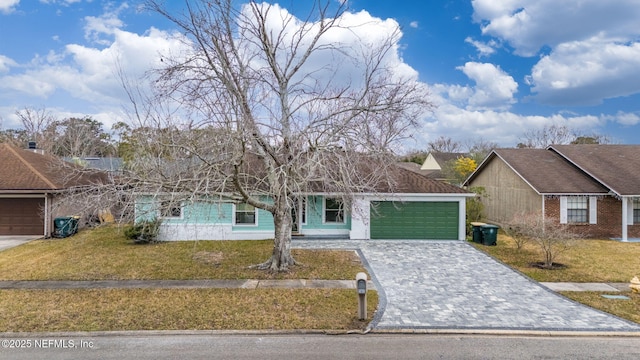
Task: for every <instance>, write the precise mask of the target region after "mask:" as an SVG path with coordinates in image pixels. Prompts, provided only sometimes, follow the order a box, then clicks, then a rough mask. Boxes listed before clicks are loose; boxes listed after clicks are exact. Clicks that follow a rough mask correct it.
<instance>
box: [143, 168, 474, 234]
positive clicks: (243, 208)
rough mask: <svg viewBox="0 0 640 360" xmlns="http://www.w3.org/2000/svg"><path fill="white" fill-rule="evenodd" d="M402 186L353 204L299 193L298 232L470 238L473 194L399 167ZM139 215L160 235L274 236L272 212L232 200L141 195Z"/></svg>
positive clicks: (326, 195) (359, 198) (294, 229)
mask: <svg viewBox="0 0 640 360" xmlns="http://www.w3.org/2000/svg"><path fill="white" fill-rule="evenodd" d="M394 176H395V177H396V179H395V180H396V183H397V184H398V190H396V191H395V192H394V193H388V192H385V191H384V189H381V190H382V191H379V192H376V193H370V194H366V193H361V194H356V195H354V196H353V200H352V202H351V206H349V208H347V206H345V205H344V204H343V203H342V200H341V198H340V197H338V196H336V194H329V193H322V192H317V193H305V194H299V197H298V201H297V206H296V207H295V209H294V211H293V213H292V215H293V218H294V224H293V226H292V234H293V235H294V236H307V237H309V238H312V237H316V238H317V237H339V238H344V239H434V240H464V239H465V235H466V234H465V200H466V199H467V198H468V197H471V196H473V194H471V193H468V192H467V191H465V190H463V189H461V188H459V187H457V186H453V185H450V184H446V183H443V182H440V181H436V180H433V179H429V178H427V177H425V176H422V175H420V174H417V173H415V172H412V171H410V170H407V169H404V168H401V167H398V168H397V171H396V172H395V175H394ZM136 218H137V219H138V220H140V219H150V218H159V219H161V220H162V221H161V225H160V234H159V239H160V240H163V241H167V240H170V241H171V240H246V239H270V238H273V236H274V224H273V217H272V215H271V213H269V212H267V211H264V210H261V209H257V208H254V207H253V206H250V205H248V204H244V203H237V202H233V201H231V200H229V201H225V200H216V201H205V199H201V201H194V202H189V203H187V202H181V203H179V204H174V203H170V202H165V203H163V201H162V197H154V196H146V197H141V198H140V199H139V201H138V202H137V203H136Z"/></svg>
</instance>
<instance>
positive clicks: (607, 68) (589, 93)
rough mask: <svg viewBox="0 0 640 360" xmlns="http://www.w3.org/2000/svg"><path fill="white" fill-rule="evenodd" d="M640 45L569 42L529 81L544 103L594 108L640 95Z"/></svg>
mask: <svg viewBox="0 0 640 360" xmlns="http://www.w3.org/2000/svg"><path fill="white" fill-rule="evenodd" d="M638 69H640V43H637V42H636V43H631V44H623V43H611V42H608V41H606V40H603V39H599V38H594V39H589V40H588V41H576V42H567V43H564V44H561V45H559V46H558V47H556V48H555V49H554V50H553V52H552V53H551V54H550V55H547V56H544V57H543V58H542V59H541V60H540V61H539V62H538V63H537V64H536V65H535V66H534V67H533V69H532V71H531V75H530V76H529V77H527V81H528V83H529V84H530V85H532V86H533V88H532V91H533V92H535V93H537V94H536V98H537V99H538V100H539V101H541V102H544V103H552V104H553V103H557V104H577V105H584V104H586V105H594V104H599V103H601V102H602V100H603V99H606V98H613V97H618V96H625V95H630V94H634V93H638V92H640V72H639V71H638Z"/></svg>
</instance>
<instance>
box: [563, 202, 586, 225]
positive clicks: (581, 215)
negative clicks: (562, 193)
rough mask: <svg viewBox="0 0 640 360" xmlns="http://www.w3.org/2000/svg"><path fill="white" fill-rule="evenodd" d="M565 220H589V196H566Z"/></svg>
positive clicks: (574, 221) (572, 221)
mask: <svg viewBox="0 0 640 360" xmlns="http://www.w3.org/2000/svg"><path fill="white" fill-rule="evenodd" d="M567 222H568V223H570V224H580V223H587V222H589V198H588V197H586V196H570V197H568V198H567Z"/></svg>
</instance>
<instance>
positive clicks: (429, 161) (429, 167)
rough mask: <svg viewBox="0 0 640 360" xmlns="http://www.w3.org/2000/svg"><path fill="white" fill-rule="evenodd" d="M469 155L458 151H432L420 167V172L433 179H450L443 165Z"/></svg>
mask: <svg viewBox="0 0 640 360" xmlns="http://www.w3.org/2000/svg"><path fill="white" fill-rule="evenodd" d="M465 156H468V154H467V153H457V152H437V151H434V152H430V153H429V154H428V155H427V158H426V159H425V160H424V163H422V166H421V167H420V170H421V171H420V173H421V174H423V175H425V176H428V177H430V178H432V179H438V180H449V179H447V176H445V174H444V173H443V172H442V167H443V166H444V165H445V164H446V163H447V162H449V161H455V160H457V159H459V158H462V157H465Z"/></svg>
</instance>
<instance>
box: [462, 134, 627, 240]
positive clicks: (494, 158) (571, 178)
mask: <svg viewBox="0 0 640 360" xmlns="http://www.w3.org/2000/svg"><path fill="white" fill-rule="evenodd" d="M464 185H465V186H469V187H472V186H479V187H483V188H484V189H485V191H486V193H487V194H488V197H487V198H486V199H484V202H485V213H486V214H485V215H486V217H487V220H488V221H491V222H495V223H498V224H500V223H504V222H507V221H509V220H510V219H511V218H512V217H513V216H514V215H517V214H522V213H539V214H540V216H543V217H545V218H551V219H554V220H557V221H558V222H559V223H561V224H568V225H569V226H572V227H574V228H575V230H576V231H577V232H579V233H581V234H585V236H588V237H592V238H618V239H622V240H623V241H627V240H628V239H629V238H640V145H552V146H549V147H548V148H547V149H496V150H493V151H492V152H491V153H490V154H489V155H488V156H487V157H486V158H485V159H484V160H483V162H482V163H481V164H480V166H478V168H477V169H476V171H475V172H474V173H473V174H471V175H470V176H469V178H467V180H465V182H464Z"/></svg>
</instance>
